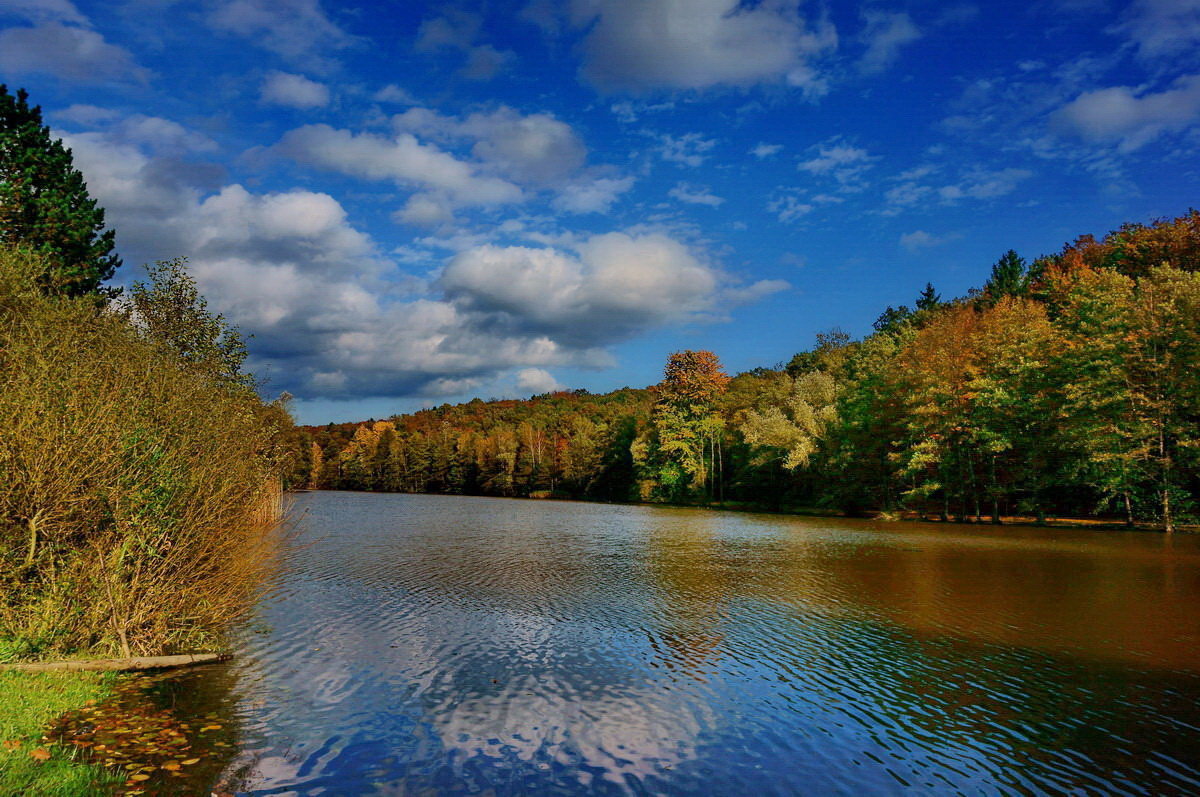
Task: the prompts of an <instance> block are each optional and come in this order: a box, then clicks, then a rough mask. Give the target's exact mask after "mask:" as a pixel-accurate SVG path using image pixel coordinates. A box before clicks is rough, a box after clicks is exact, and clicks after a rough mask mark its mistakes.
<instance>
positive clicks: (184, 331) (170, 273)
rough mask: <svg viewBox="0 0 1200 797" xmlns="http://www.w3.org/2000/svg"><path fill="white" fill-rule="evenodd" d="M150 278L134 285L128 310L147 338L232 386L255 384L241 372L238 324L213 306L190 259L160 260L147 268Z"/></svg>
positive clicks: (242, 345)
mask: <svg viewBox="0 0 1200 797" xmlns="http://www.w3.org/2000/svg"><path fill="white" fill-rule="evenodd" d="M146 271H147V273H148V275H149V277H150V281H149V282H140V281H139V282H135V283H133V286H132V287H131V288H130V289H129V297H128V301H127V303H126V309H127V312H128V314H129V318H130V320H131V322H132V323H133V324H134V325H135V326H136V327H137V328H138V329H140V330H141V331H142V333H143V334H145V335H146V336H147V337H148V338H150V339H152V340H155V341H158V342H159V343H161V344H162V345H164V346H166V347H167V348H168V349H169V350H170V351H171V353H172V354H173V355H174V356H175V357H176V358H177V360H178V361H179V362H182V363H185V364H187V365H188V366H189V367H191V368H194V369H196V370H198V371H200V372H201V373H204V374H207V375H209V376H211V377H213V378H215V379H217V380H220V381H223V382H228V383H230V384H232V385H241V386H244V387H254V378H253V377H252V376H250V375H249V374H245V373H243V372H242V366H243V365H244V364H245V361H246V343H245V341H244V340H243V338H242V335H241V333H240V332H239V331H238V329H237V327H233V326H230V325H229V324H227V323H226V322H225V318H224V316H221V315H218V314H214V313H212V312H211V311H209V309H208V302H207V300H205V298H204V297H203V296H202V295H200V291H199V290H198V289H197V287H196V280H195V279H193V278H192V276H191V274H189V273H188V271H187V260H186V259H185V258H182V257H179V258H175V259H174V260H160V261H158V262H157V263H155V264H154V265H153V266H147V267H146Z"/></svg>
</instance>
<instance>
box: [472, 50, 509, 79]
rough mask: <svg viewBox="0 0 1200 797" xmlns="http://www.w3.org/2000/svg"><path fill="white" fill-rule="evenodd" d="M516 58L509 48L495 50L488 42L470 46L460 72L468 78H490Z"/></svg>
mask: <svg viewBox="0 0 1200 797" xmlns="http://www.w3.org/2000/svg"><path fill="white" fill-rule="evenodd" d="M514 60H516V55H515V54H514V53H513V52H512V51H510V50H497V49H496V48H495V47H493V46H492V45H490V44H481V45H479V46H478V47H472V48H471V49H470V50H469V51H468V53H467V62H466V63H465V64H463V68H462V70H461V71H460V74H461V75H462V76H463V77H465V78H467V79H468V80H491V79H492V78H494V77H495V76H496V75H497V74H499V73H500V71H501V70H503V69H504V68H505V67H506V66H508V65H509V64H510V63H512V62H513V61H514Z"/></svg>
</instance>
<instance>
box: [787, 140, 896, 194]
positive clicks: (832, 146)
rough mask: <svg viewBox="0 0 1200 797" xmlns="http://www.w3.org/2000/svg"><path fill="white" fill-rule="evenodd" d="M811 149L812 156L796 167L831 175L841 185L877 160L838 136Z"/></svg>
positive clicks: (816, 173) (856, 178)
mask: <svg viewBox="0 0 1200 797" xmlns="http://www.w3.org/2000/svg"><path fill="white" fill-rule="evenodd" d="M812 149H813V150H815V153H814V156H813V157H812V158H810V159H808V160H806V161H801V162H800V164H799V165H798V166H797V168H798V169H800V170H801V171H805V172H808V173H810V174H815V175H821V176H828V177H833V178H834V179H836V180H837V181H838V182H839V183H842V184H843V185H848V184H851V183H854V182H855V181H857V180H858V178H859V177H861V176H862V174H863V173H864V172H866V171H867V169H870V168H871V166H872V165H873V164H874V162H875V161H877V160H878V158H877V157H875V156H873V155H871V154H870V153H869V152H867V151H866V150H865V149H863V148H862V147H856V146H854V145H852V144H848V143H846V142H845V141H843V140H842V139H841V138H840V137H834V138H831V139H829V140H828V141H824V142H822V143H820V144H817V145H816V146H815V147H813V148H812Z"/></svg>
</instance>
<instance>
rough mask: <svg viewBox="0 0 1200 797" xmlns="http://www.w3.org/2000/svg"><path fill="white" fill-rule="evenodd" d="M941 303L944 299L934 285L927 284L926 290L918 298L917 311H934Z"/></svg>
mask: <svg viewBox="0 0 1200 797" xmlns="http://www.w3.org/2000/svg"><path fill="white" fill-rule="evenodd" d="M941 303H942V297H941V295H940V294H939V293H938V292H937V291H935V290H934V289H933V283H932V282H926V283H925V290H923V291H921V295H920V296H918V297H917V310H932V309H934V308H935V307H937V306H938V305H940V304H941Z"/></svg>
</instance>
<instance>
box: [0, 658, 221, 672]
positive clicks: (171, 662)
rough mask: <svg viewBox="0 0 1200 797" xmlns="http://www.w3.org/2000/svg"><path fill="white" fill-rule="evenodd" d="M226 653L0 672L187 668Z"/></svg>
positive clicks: (39, 665)
mask: <svg viewBox="0 0 1200 797" xmlns="http://www.w3.org/2000/svg"><path fill="white" fill-rule="evenodd" d="M229 658H230V655H229V654H228V653H186V654H183V655H180V656H143V657H140V658H125V659H91V660H88V661H47V662H33V663H29V664H0V670H16V671H18V672H47V671H49V670H70V671H77V672H78V671H109V672H122V671H129V670H154V669H160V668H164V667H187V666H189V665H192V664H208V663H210V662H215V661H225V660H227V659H229Z"/></svg>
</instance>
